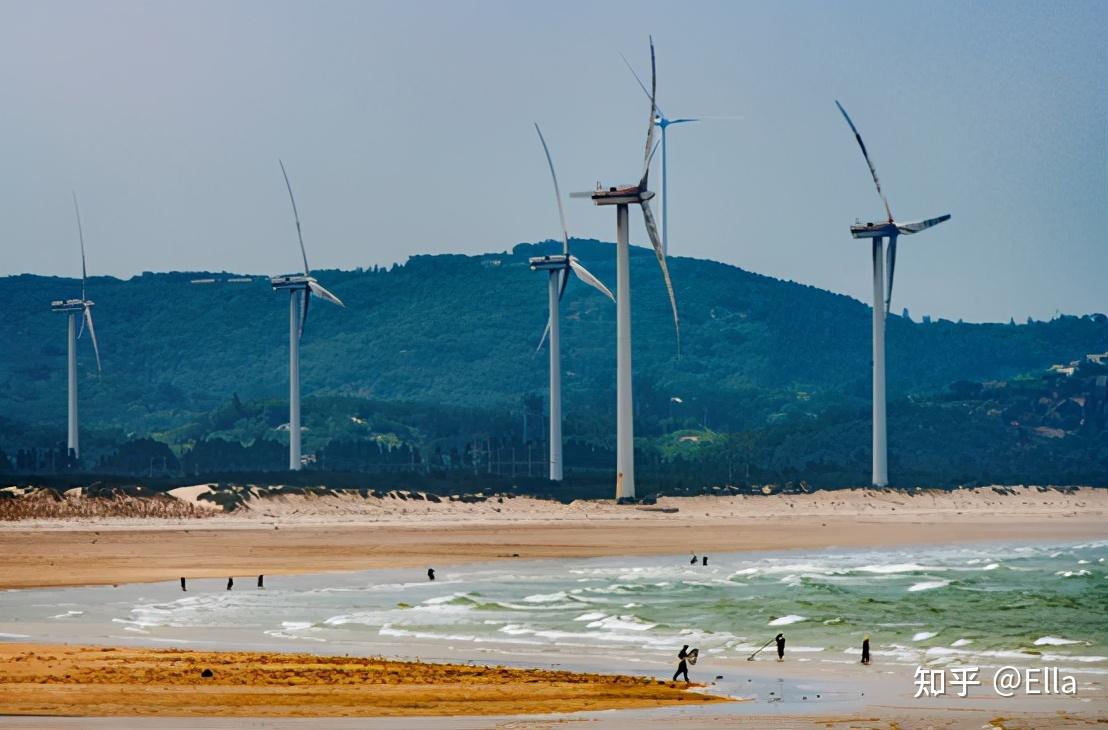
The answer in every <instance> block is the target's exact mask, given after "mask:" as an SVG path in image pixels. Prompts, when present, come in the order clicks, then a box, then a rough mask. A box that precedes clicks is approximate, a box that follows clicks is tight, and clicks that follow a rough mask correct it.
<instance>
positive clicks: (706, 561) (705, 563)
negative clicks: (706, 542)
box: [704, 555, 708, 565]
mask: <svg viewBox="0 0 1108 730" xmlns="http://www.w3.org/2000/svg"><path fill="white" fill-rule="evenodd" d="M704 565H708V556H707V555H705V556H704Z"/></svg>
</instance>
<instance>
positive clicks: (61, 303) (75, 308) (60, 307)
mask: <svg viewBox="0 0 1108 730" xmlns="http://www.w3.org/2000/svg"><path fill="white" fill-rule="evenodd" d="M86 306H89V307H91V306H92V302H91V301H87V300H84V299H58V300H56V301H53V302H50V309H51V310H53V311H55V312H80V311H81V310H82V309H84V308H85V307H86Z"/></svg>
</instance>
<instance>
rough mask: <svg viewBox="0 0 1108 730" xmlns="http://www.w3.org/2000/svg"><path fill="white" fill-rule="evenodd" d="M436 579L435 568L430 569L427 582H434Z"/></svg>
mask: <svg viewBox="0 0 1108 730" xmlns="http://www.w3.org/2000/svg"><path fill="white" fill-rule="evenodd" d="M434 579H435V569H434V568H428V569H427V580H434Z"/></svg>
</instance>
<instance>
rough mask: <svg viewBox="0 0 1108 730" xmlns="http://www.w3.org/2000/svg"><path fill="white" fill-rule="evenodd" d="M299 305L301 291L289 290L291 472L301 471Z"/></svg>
mask: <svg viewBox="0 0 1108 730" xmlns="http://www.w3.org/2000/svg"><path fill="white" fill-rule="evenodd" d="M305 293H306V290H305ZM299 303H300V290H299V289H289V471H300V311H299V310H300V307H298V306H297V305H298V304H299Z"/></svg>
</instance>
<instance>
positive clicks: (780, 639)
mask: <svg viewBox="0 0 1108 730" xmlns="http://www.w3.org/2000/svg"><path fill="white" fill-rule="evenodd" d="M773 640H774V641H776V642H777V661H779V662H783V661H785V635H784V634H778V635H777V636H775V637H773Z"/></svg>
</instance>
